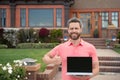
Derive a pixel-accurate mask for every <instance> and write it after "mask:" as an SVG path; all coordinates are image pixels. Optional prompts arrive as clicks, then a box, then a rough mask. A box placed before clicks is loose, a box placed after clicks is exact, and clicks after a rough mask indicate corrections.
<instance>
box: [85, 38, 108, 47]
mask: <svg viewBox="0 0 120 80" xmlns="http://www.w3.org/2000/svg"><path fill="white" fill-rule="evenodd" d="M83 40H85V41H87V42H89V43H91V44H93V45H94V46H95V47H96V48H98V49H104V48H106V43H105V39H104V38H83Z"/></svg>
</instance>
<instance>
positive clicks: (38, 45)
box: [16, 43, 59, 49]
mask: <svg viewBox="0 0 120 80" xmlns="http://www.w3.org/2000/svg"><path fill="white" fill-rule="evenodd" d="M58 44H59V43H20V44H18V45H17V47H16V48H21V49H30V48H35V49H41V48H54V47H55V46H57V45H58Z"/></svg>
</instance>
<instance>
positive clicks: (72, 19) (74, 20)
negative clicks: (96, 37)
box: [67, 17, 83, 28]
mask: <svg viewBox="0 0 120 80" xmlns="http://www.w3.org/2000/svg"><path fill="white" fill-rule="evenodd" d="M72 22H75V23H76V22H78V23H79V24H80V27H81V28H83V24H82V21H81V20H80V19H78V18H76V17H73V18H71V19H69V20H68V22H67V26H68V27H69V24H70V23H72Z"/></svg>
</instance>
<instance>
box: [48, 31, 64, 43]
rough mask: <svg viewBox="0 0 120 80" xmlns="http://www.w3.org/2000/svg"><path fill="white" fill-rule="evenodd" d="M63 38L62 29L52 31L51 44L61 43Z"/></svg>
mask: <svg viewBox="0 0 120 80" xmlns="http://www.w3.org/2000/svg"><path fill="white" fill-rule="evenodd" d="M62 37H63V34H62V30H61V29H53V30H51V31H50V39H51V42H52V43H53V42H61V40H60V39H61V38H62Z"/></svg>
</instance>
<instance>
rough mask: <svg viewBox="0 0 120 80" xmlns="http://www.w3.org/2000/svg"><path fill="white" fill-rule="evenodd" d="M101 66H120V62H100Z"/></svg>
mask: <svg viewBox="0 0 120 80" xmlns="http://www.w3.org/2000/svg"><path fill="white" fill-rule="evenodd" d="M99 65H101V66H120V61H99Z"/></svg>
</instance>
